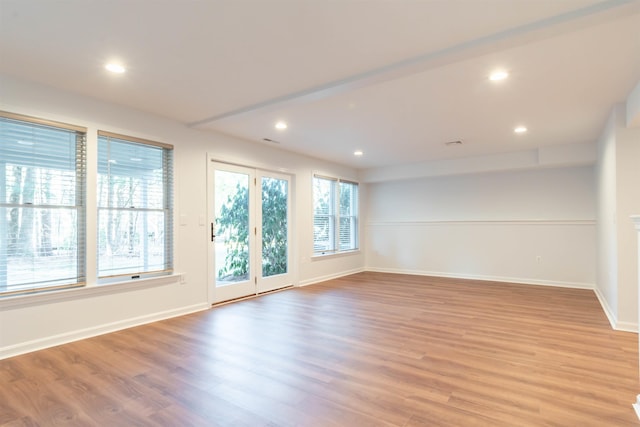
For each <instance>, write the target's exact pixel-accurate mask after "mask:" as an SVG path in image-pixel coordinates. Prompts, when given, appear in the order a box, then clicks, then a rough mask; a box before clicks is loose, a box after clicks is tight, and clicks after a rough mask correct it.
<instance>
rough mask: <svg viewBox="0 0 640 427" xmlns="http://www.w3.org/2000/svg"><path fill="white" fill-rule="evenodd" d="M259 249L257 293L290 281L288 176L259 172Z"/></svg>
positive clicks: (280, 286) (283, 285) (287, 283)
mask: <svg viewBox="0 0 640 427" xmlns="http://www.w3.org/2000/svg"><path fill="white" fill-rule="evenodd" d="M259 178H260V180H259V182H260V187H261V188H260V192H261V195H262V196H261V200H260V201H259V203H260V218H261V219H260V228H261V230H260V231H261V232H260V233H259V238H260V252H261V260H262V271H261V275H260V277H259V278H258V281H257V282H258V283H257V284H258V289H257V290H258V292H266V291H269V290H273V289H278V288H282V287H285V286H289V285H290V284H291V279H290V274H289V229H290V225H289V212H290V205H291V203H290V198H289V183H290V178H289V177H288V176H284V175H282V176H281V175H276V174H272V173H266V172H263V173H261V174H259Z"/></svg>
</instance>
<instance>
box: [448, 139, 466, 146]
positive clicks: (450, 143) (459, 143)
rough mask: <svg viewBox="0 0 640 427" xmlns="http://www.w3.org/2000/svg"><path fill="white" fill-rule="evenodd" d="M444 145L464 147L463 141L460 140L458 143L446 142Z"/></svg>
mask: <svg viewBox="0 0 640 427" xmlns="http://www.w3.org/2000/svg"><path fill="white" fill-rule="evenodd" d="M444 145H462V141H461V140H459V139H458V140H456V141H449V142H445V143H444Z"/></svg>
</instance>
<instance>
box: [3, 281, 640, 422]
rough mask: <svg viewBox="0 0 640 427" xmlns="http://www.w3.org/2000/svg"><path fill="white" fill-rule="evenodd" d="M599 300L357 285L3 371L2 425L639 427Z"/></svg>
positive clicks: (174, 322) (218, 313)
mask: <svg viewBox="0 0 640 427" xmlns="http://www.w3.org/2000/svg"><path fill="white" fill-rule="evenodd" d="M637 350H638V344H637V335H636V334H632V333H624V332H616V331H613V330H611V329H610V327H609V324H608V322H607V320H606V318H605V315H604V313H603V312H602V310H601V308H600V306H599V304H598V301H597V299H596V297H595V295H594V293H593V292H592V291H588V290H576V289H559V288H548V287H536V286H524V285H510V284H498V283H489V282H470V281H469V282H465V281H460V280H450V279H436V278H427V277H416V276H405V275H390V274H380V273H361V274H356V275H352V276H348V277H345V278H342V279H337V280H332V281H329V282H326V283H323V284H317V285H313V286H308V287H305V288H298V289H292V290H287V291H283V292H278V293H273V294H270V295H265V296H262V297H259V298H255V299H251V300H246V301H242V302H238V303H234V304H229V305H224V306H220V307H216V308H214V309H212V310H208V311H205V312H201V313H196V314H193V315H189V316H184V317H180V318H176V319H171V320H167V321H162V322H157V323H154V324H150V325H145V326H141V327H137V328H132V329H128V330H125V331H121V332H116V333H112V334H108V335H103V336H100V337H96V338H92V339H87V340H84V341H80V342H76V343H71V344H67V345H63V346H59V347H56V348H51V349H47V350H43V351H39V352H35V353H31V354H27V355H23V356H19V357H14V358H11V359H6V360H4V361H0V386H1V387H0V425H3V426H4V425H10V426H36V425H40V426H58V425H63V426H64V425H70V426H117V427H120V426H180V427H182V426H252V427H255V426H304V427H307V426H356V427H357V426H366V427H369V426H465V427H466V426H492V427H493V426H510V427H513V426H581V427H582V426H599V427H600V426H632V425H638V423H637V418H636V416H635V414H634V412H633V410H632V408H631V403H632V402H634V401H635V396H636V394H637V393H639V392H640V387H639V386H638V351H637Z"/></svg>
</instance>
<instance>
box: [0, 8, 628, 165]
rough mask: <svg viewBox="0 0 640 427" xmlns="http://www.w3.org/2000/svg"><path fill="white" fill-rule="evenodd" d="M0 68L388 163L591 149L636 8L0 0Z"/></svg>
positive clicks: (197, 123) (292, 145) (347, 160)
mask: <svg viewBox="0 0 640 427" xmlns="http://www.w3.org/2000/svg"><path fill="white" fill-rule="evenodd" d="M113 60H119V61H121V62H122V63H123V64H125V66H126V67H127V73H125V74H124V75H110V74H109V73H108V72H106V71H105V70H104V68H103V67H104V64H105V63H106V62H107V61H113ZM496 68H503V69H506V70H508V71H509V72H510V77H509V78H508V79H507V80H505V81H502V82H500V83H493V82H490V81H489V80H488V78H487V77H488V74H489V73H490V72H491V71H492V70H494V69H496ZM0 72H1V73H4V74H8V75H13V76H19V77H21V78H24V79H27V80H33V81H37V82H40V83H44V84H47V85H51V86H54V87H59V88H62V89H65V90H68V91H71V92H76V93H80V94H84V95H88V96H91V97H95V98H98V99H102V100H106V101H110V102H114V103H117V104H121V105H126V106H130V107H133V108H137V109H140V110H144V111H148V112H151V113H155V114H158V115H161V116H164V117H168V118H172V119H175V120H178V121H180V122H182V123H184V124H185V126H191V127H196V128H201V129H211V130H216V131H219V132H222V133H225V134H230V135H235V136H239V137H242V138H245V139H249V140H252V141H256V142H258V143H261V144H270V145H274V146H276V147H279V148H281V149H285V150H291V151H297V152H303V153H306V154H310V155H313V156H315V157H320V158H325V159H328V160H332V161H335V162H339V163H342V164H347V165H351V166H354V167H357V168H371V167H380V166H388V165H400V164H405V163H415V162H422V161H427V160H434V159H444V158H455V157H468V156H477V155H485V154H493V153H505V152H510V151H520V150H528V149H533V148H537V147H542V146H547V145H557V144H573V143H576V144H578V143H585V142H593V141H594V140H595V139H596V138H597V137H598V135H599V133H600V132H601V131H602V129H603V126H604V123H605V121H606V118H607V116H608V114H609V112H610V110H611V107H612V105H613V104H615V103H618V102H623V101H624V99H625V97H626V95H627V94H628V93H629V92H630V91H631V89H632V88H633V87H634V86H635V85H636V84H637V83H638V81H640V1H639V0H612V1H593V0H423V1H419V0H413V1H409V0H407V1H402V0H385V1H383V0H376V1H373V0H372V1H362V0H358V1H355V0H353V1H352V0H333V1H331V0H329V1H321V0H289V1H275V0H262V1H260V0H252V1H246V0H228V1H221V0H208V1H207V0H202V1H195V0H109V1H106V0H105V1H89V0H59V1H58V0H0ZM277 120H285V121H286V122H287V123H288V124H289V128H288V129H286V130H284V131H278V130H276V129H274V124H275V122H276V121H277ZM520 124H523V125H526V126H527V127H528V128H529V132H527V133H526V134H524V135H515V134H514V133H513V128H514V127H515V126H516V125H520ZM263 138H270V139H272V140H276V141H278V142H279V144H275V143H272V142H271V143H269V142H264V141H263ZM452 140H462V141H463V142H464V143H463V144H462V145H458V146H447V145H445V144H444V143H445V142H447V141H452ZM356 149H360V150H363V151H364V153H365V154H364V156H362V157H361V158H356V157H354V156H353V151H354V150H356Z"/></svg>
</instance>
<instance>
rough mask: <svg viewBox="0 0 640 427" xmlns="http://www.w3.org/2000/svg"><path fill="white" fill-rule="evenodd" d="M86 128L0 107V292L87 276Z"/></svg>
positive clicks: (55, 284)
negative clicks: (6, 110)
mask: <svg viewBox="0 0 640 427" xmlns="http://www.w3.org/2000/svg"><path fill="white" fill-rule="evenodd" d="M85 165H86V129H84V128H82V127H78V126H73V125H67V124H63V123H57V122H51V121H45V120H41V119H36V118H31V117H26V116H22V115H17V114H12V113H5V112H0V295H8V294H15V293H28V292H36V291H42V290H51V289H57V288H62V287H70V286H80V285H83V284H84V282H85V262H84V260H85V174H86V171H85Z"/></svg>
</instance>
